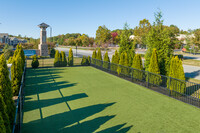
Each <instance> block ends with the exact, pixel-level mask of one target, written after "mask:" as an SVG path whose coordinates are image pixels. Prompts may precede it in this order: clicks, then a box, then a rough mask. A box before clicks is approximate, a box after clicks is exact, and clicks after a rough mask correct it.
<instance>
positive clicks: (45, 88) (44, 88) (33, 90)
mask: <svg viewBox="0 0 200 133" xmlns="http://www.w3.org/2000/svg"><path fill="white" fill-rule="evenodd" d="M76 84H77V83H69V82H66V81H61V82H51V83H48V82H47V83H45V82H43V83H41V84H40V83H38V84H31V85H27V86H26V87H25V93H26V96H30V95H34V94H37V93H38V91H39V93H45V92H50V91H55V90H60V89H63V88H65V89H67V88H69V87H72V86H75V85H76ZM37 89H39V90H37Z"/></svg>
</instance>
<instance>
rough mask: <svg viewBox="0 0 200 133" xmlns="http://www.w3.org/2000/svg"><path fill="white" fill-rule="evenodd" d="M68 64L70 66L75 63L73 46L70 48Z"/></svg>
mask: <svg viewBox="0 0 200 133" xmlns="http://www.w3.org/2000/svg"><path fill="white" fill-rule="evenodd" d="M68 65H69V66H73V65H74V57H73V51H72V48H70V50H69V56H68Z"/></svg>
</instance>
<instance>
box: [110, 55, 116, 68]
mask: <svg viewBox="0 0 200 133" xmlns="http://www.w3.org/2000/svg"><path fill="white" fill-rule="evenodd" d="M114 62H115V55H112V60H111V63H110V70H111V71H116V70H115V63H114Z"/></svg>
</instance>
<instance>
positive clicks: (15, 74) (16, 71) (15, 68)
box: [11, 55, 23, 96]
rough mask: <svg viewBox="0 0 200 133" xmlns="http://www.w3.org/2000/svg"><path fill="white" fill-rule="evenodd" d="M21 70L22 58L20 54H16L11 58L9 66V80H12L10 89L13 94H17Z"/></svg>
mask: <svg viewBox="0 0 200 133" xmlns="http://www.w3.org/2000/svg"><path fill="white" fill-rule="evenodd" d="M22 74H23V70H22V58H21V56H20V55H17V56H16V57H15V59H14V60H13V63H12V67H11V80H12V90H13V95H15V96H16V95H18V92H19V88H20V85H21V78H22Z"/></svg>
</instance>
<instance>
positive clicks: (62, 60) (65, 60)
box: [61, 51, 67, 67]
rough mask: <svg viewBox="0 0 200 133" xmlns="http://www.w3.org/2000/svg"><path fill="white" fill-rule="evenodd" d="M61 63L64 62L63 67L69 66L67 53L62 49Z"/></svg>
mask: <svg viewBox="0 0 200 133" xmlns="http://www.w3.org/2000/svg"><path fill="white" fill-rule="evenodd" d="M61 58H62V59H61V62H62V63H61V64H62V67H65V66H67V58H66V55H65V52H64V51H61Z"/></svg>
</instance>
